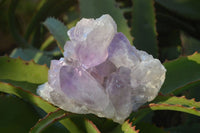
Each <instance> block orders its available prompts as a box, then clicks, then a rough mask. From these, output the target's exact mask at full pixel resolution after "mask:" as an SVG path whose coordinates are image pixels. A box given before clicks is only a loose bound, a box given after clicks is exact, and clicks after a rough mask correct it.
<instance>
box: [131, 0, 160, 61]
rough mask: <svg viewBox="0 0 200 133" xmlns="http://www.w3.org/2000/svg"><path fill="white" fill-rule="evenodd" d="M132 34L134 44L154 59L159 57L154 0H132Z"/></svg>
mask: <svg viewBox="0 0 200 133" xmlns="http://www.w3.org/2000/svg"><path fill="white" fill-rule="evenodd" d="M132 2H133V7H132V8H133V10H132V29H131V30H132V34H133V37H134V41H133V44H134V45H135V46H136V47H137V48H138V49H141V50H144V51H147V52H148V53H149V54H152V55H153V56H154V57H157V56H158V47H157V32H156V25H155V24H156V19H155V9H154V1H153V0H132Z"/></svg>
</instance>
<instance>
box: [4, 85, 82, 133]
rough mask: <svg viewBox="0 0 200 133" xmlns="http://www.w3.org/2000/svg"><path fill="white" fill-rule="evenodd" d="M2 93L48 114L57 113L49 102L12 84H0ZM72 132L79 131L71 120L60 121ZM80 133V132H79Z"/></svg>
mask: <svg viewBox="0 0 200 133" xmlns="http://www.w3.org/2000/svg"><path fill="white" fill-rule="evenodd" d="M0 92H4V93H8V94H13V95H16V96H17V97H20V98H23V99H24V100H26V101H28V102H30V103H32V104H34V105H36V106H38V107H39V108H41V109H42V110H44V111H45V112H47V113H50V112H54V111H56V109H57V108H56V107H55V106H53V105H52V104H50V103H48V102H47V101H45V100H43V99H42V98H41V97H39V96H37V95H35V94H33V93H31V92H30V91H27V90H25V89H22V88H20V87H15V86H13V85H11V84H8V83H4V82H0ZM60 123H61V124H63V125H64V126H65V127H66V128H67V129H68V130H69V131H70V132H74V131H79V129H78V128H77V126H76V125H75V124H74V123H73V122H72V121H71V120H70V119H63V120H61V121H60ZM77 133H79V132H77Z"/></svg>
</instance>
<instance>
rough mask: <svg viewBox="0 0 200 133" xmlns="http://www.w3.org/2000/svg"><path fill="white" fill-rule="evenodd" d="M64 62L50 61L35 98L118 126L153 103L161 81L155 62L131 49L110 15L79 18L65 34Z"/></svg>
mask: <svg viewBox="0 0 200 133" xmlns="http://www.w3.org/2000/svg"><path fill="white" fill-rule="evenodd" d="M68 35H69V38H70V41H67V42H66V44H65V46H64V50H65V51H64V58H61V59H60V60H53V61H51V67H50V70H49V75H48V83H45V84H43V85H41V86H39V88H38V90H37V93H38V94H39V95H40V96H41V97H42V98H44V99H46V100H47V101H49V102H51V103H52V104H54V105H56V106H58V107H60V108H62V109H64V110H66V111H70V112H74V113H79V114H87V113H93V114H96V115H98V116H99V117H106V118H110V119H112V120H113V121H115V122H118V123H122V122H123V121H124V120H125V119H126V118H127V117H128V116H129V115H130V113H131V112H132V111H136V110H137V109H138V108H139V107H140V106H141V105H143V104H144V103H146V102H147V101H151V100H153V99H154V98H155V97H156V96H157V93H158V91H159V90H160V88H161V86H162V84H163V82H164V79H165V72H166V70H165V68H164V67H163V65H162V64H161V63H160V61H159V60H157V59H154V58H153V57H152V56H151V55H149V54H147V53H146V52H144V51H140V50H137V49H136V48H135V47H134V46H131V45H130V43H129V41H128V39H127V38H126V37H125V36H124V35H123V34H122V33H117V28H116V24H115V22H114V21H113V19H112V18H111V17H110V16H109V15H103V16H102V17H100V18H98V19H96V20H94V19H85V18H84V19H81V20H80V21H79V22H78V23H77V25H76V26H75V27H73V28H71V29H70V30H69V31H68Z"/></svg>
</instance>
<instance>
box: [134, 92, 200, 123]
mask: <svg viewBox="0 0 200 133" xmlns="http://www.w3.org/2000/svg"><path fill="white" fill-rule="evenodd" d="M154 110H173V111H180V112H185V113H189V114H193V115H196V116H200V102H196V101H195V100H194V99H190V100H188V99H186V98H185V97H176V96H163V95H159V96H157V97H156V99H155V100H154V101H152V102H151V103H150V104H148V105H143V106H142V107H140V109H139V110H138V111H137V112H133V113H132V114H131V119H133V120H132V121H133V124H136V123H138V121H140V120H141V119H142V118H143V117H144V116H145V115H147V114H148V113H150V112H151V111H154Z"/></svg>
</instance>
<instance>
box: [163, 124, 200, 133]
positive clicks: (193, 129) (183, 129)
mask: <svg viewBox="0 0 200 133" xmlns="http://www.w3.org/2000/svg"><path fill="white" fill-rule="evenodd" d="M166 130H167V131H168V132H170V133H198V132H199V130H200V126H199V123H192V124H188V125H185V124H184V125H179V126H177V127H171V128H168V129H166Z"/></svg>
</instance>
